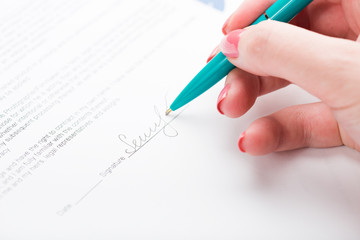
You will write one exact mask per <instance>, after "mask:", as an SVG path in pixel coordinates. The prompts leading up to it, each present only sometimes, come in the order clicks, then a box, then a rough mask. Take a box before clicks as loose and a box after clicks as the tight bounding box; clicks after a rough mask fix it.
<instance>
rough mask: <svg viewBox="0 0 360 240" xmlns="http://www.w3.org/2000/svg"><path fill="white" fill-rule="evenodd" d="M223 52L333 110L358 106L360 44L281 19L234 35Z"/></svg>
mask: <svg viewBox="0 0 360 240" xmlns="http://www.w3.org/2000/svg"><path fill="white" fill-rule="evenodd" d="M220 49H221V51H222V53H224V54H225V55H226V56H227V57H228V59H229V61H230V62H231V63H233V64H234V65H235V66H237V67H239V68H241V69H243V70H245V71H247V72H250V73H253V74H256V75H261V76H274V77H278V78H283V79H287V80H289V81H291V82H292V83H295V84H297V85H298V86H300V87H302V88H303V89H305V90H307V91H308V92H310V93H311V94H313V95H315V96H317V97H319V98H320V99H321V100H323V101H324V102H325V103H327V104H328V105H330V106H331V107H333V108H342V107H346V106H348V105H352V104H354V99H358V92H359V91H360V84H358V79H357V78H358V77H357V76H359V75H360V59H358V58H357V56H360V45H359V44H357V43H356V42H354V41H350V40H343V39H337V38H333V37H327V36H324V35H320V34H317V33H314V32H310V31H308V30H305V29H302V28H299V27H296V26H292V25H290V24H285V23H280V22H276V21H270V20H269V21H265V22H262V23H259V24H257V25H255V26H251V27H249V28H247V29H246V30H236V31H233V32H231V33H230V34H228V35H227V36H226V37H225V38H224V39H223V41H222V42H221V44H220Z"/></svg>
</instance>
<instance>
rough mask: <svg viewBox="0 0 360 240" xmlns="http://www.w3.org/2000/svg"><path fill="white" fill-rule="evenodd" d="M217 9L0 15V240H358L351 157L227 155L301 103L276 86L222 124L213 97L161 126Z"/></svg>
mask: <svg viewBox="0 0 360 240" xmlns="http://www.w3.org/2000/svg"><path fill="white" fill-rule="evenodd" d="M225 8H226V5H224V1H195V0H184V1H165V0H164V1H162V0H136V1H130V0H54V1H46V0H31V1H30V0H21V1H11V2H7V1H2V2H1V3H0V12H1V14H0V33H1V36H0V52H1V53H0V226H1V227H0V239H2V240H12V239H14V240H22V239H27V240H29V239H36V240H42V239H46V240H49V239H52V240H56V239H66V240H70V239H76V240H79V239H86V240H92V239H94V240H95V239H96V240H99V239H101V240H108V239H109V240H110V239H157V240H159V239H247V240H249V239H256V240H259V239H267V240H269V239H277V240H279V239H327V240H329V239H331V240H332V239H334V240H335V239H347V240H349V239H359V238H360V228H359V226H360V225H359V224H360V162H359V159H360V154H359V153H357V152H355V151H353V150H350V149H348V148H345V147H340V148H333V149H305V150H297V151H291V152H285V153H277V154H270V155H267V156H263V157H251V156H248V155H246V154H243V153H241V152H240V151H239V150H238V149H237V138H238V137H239V136H240V134H241V132H242V131H244V130H245V129H246V128H247V126H248V125H249V124H250V123H251V122H252V121H254V120H255V119H256V118H258V117H261V116H263V115H265V114H269V113H271V112H273V111H276V110H278V109H280V108H282V107H286V106H288V105H292V104H298V103H304V102H309V101H314V100H316V99H314V98H313V97H311V96H309V95H307V94H306V93H304V92H303V91H301V90H300V89H298V88H296V87H295V86H290V87H288V88H286V89H284V90H281V91H279V92H277V93H274V94H270V95H269V96H264V97H262V98H260V99H259V101H258V102H257V103H256V104H255V106H254V108H253V109H252V110H251V111H250V112H249V113H247V114H246V115H245V116H244V117H242V118H239V119H236V120H234V119H228V118H226V117H224V116H221V115H220V114H219V113H218V112H217V110H216V98H217V95H218V93H219V92H220V90H221V88H222V86H223V82H220V83H219V84H217V85H216V86H215V87H214V88H212V89H210V90H209V91H208V92H206V93H205V94H203V95H202V96H201V97H199V98H198V99H196V100H194V101H193V102H192V103H190V104H189V105H187V106H185V107H184V108H182V109H179V110H178V111H175V112H172V113H171V114H170V115H169V116H165V114H164V113H165V110H166V109H167V108H168V107H169V105H170V104H171V102H172V101H173V100H174V98H175V97H176V96H177V94H179V92H180V91H181V90H182V88H183V87H185V85H186V84H187V83H188V82H189V81H190V80H191V79H192V78H193V77H194V76H195V74H196V73H197V72H198V71H199V70H200V69H201V68H202V67H203V66H204V65H205V61H206V58H207V56H208V55H209V54H210V52H211V50H212V49H213V48H214V47H215V46H216V45H217V44H218V43H219V41H220V40H221V37H222V35H221V26H222V23H223V22H224V21H225V19H226V17H227V15H226V14H225V13H224V11H225V10H224V9H225ZM294 96H295V97H294ZM284 99H287V100H286V101H284Z"/></svg>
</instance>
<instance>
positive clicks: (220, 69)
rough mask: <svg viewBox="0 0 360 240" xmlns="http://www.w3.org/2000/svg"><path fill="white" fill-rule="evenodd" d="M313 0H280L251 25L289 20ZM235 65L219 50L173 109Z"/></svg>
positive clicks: (196, 95)
mask: <svg viewBox="0 0 360 240" xmlns="http://www.w3.org/2000/svg"><path fill="white" fill-rule="evenodd" d="M312 1H313V0H278V1H276V2H275V3H274V4H273V5H271V6H270V7H269V8H268V9H267V10H266V11H265V12H264V14H262V15H261V16H260V17H259V18H258V19H256V20H255V21H254V22H253V23H252V24H251V25H255V24H258V23H260V22H262V21H266V20H268V19H270V20H275V21H280V22H289V21H291V19H293V18H294V17H295V16H296V15H297V14H298V13H299V12H301V11H302V10H303V9H304V8H305V7H306V6H307V5H308V4H310V3H311V2H312ZM234 68H235V66H234V65H232V64H231V63H230V62H229V60H228V59H227V58H226V56H225V55H224V54H223V53H222V52H219V53H218V54H217V55H216V56H215V57H214V58H213V59H212V60H211V61H210V62H209V63H208V64H207V65H206V66H205V67H204V68H203V69H202V70H201V71H200V72H199V73H198V74H197V75H196V76H195V78H193V80H192V81H191V82H190V83H189V84H188V85H187V86H186V87H185V88H184V90H183V91H182V92H181V93H180V94H179V96H178V97H177V98H176V99H175V101H174V102H173V103H172V104H171V106H170V109H171V110H172V111H175V110H177V109H178V108H180V107H182V106H184V105H185V104H187V103H188V102H190V101H192V100H193V99H195V98H196V97H198V96H200V95H201V94H202V93H204V92H205V91H206V90H208V89H209V88H211V87H212V86H213V85H215V84H216V83H217V82H219V81H220V80H221V79H223V78H224V77H225V76H226V75H227V74H228V73H229V72H230V71H231V70H232V69H234Z"/></svg>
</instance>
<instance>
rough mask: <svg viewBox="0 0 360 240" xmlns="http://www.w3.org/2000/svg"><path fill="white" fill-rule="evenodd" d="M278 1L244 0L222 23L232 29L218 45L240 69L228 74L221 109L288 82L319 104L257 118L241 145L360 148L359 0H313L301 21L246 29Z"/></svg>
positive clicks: (233, 110)
mask: <svg viewBox="0 0 360 240" xmlns="http://www.w3.org/2000/svg"><path fill="white" fill-rule="evenodd" d="M273 2H275V1H269V0H247V1H245V2H244V3H243V4H242V5H241V6H240V8H239V9H237V11H236V12H235V13H234V14H232V16H231V17H230V18H229V20H228V21H227V22H226V23H225V24H224V28H223V32H224V33H225V34H228V35H227V36H226V37H225V38H224V39H223V41H222V42H221V44H220V50H221V51H222V52H223V53H224V54H225V55H226V56H227V57H228V59H229V61H230V62H232V63H233V64H234V65H235V66H237V69H234V70H233V71H231V72H230V73H229V75H228V77H227V79H226V83H225V88H224V89H223V91H222V92H221V93H220V95H219V98H218V109H219V111H220V112H221V113H222V114H224V115H226V116H229V117H239V116H241V115H243V114H244V113H245V112H247V111H248V110H249V109H250V108H251V107H252V105H253V104H254V102H255V100H256V98H257V97H258V96H261V95H263V94H267V93H269V92H272V91H275V90H277V89H279V88H282V87H284V86H286V85H288V84H289V83H294V84H296V85H298V86H300V87H301V88H303V89H305V90H306V91H308V92H309V93H311V94H313V95H314V96H317V97H318V98H319V99H321V101H322V102H319V103H313V104H305V105H300V106H292V107H288V108H285V109H282V110H280V111H279V112H276V113H273V114H271V115H269V116H266V117H263V118H260V119H258V120H256V121H255V122H253V123H252V124H251V125H250V126H249V128H248V129H247V130H246V131H245V132H244V133H243V134H242V135H241V136H240V139H239V144H238V145H239V148H240V150H242V151H244V152H247V153H249V154H252V155H263V154H267V153H270V152H274V151H285V150H290V149H296V148H302V147H331V146H339V145H343V144H345V145H347V146H349V147H351V148H354V149H357V150H358V151H360V44H359V43H358V42H355V40H356V39H357V38H358V35H359V32H360V0H344V1H340V0H328V1H326V0H315V1H314V2H313V3H311V4H310V5H309V6H308V7H307V8H306V9H305V11H303V12H302V13H300V14H299V15H298V16H297V17H296V18H295V19H294V20H293V21H292V22H291V23H292V24H294V25H298V26H300V27H298V26H294V25H291V24H286V23H280V22H275V21H265V22H262V23H260V24H257V25H256V26H251V27H247V28H246V29H245V30H243V29H242V28H244V27H246V26H248V25H249V24H251V22H253V21H254V20H255V19H256V18H257V17H258V16H259V15H260V14H262V13H263V12H264V11H265V9H267V8H268V7H269V6H270V5H271V4H272V3H273ZM236 29H241V30H236ZM307 29H308V30H307ZM234 30H235V31H234ZM309 30H311V31H309ZM210 58H211V57H210Z"/></svg>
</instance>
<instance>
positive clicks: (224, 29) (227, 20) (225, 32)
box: [221, 16, 231, 35]
mask: <svg viewBox="0 0 360 240" xmlns="http://www.w3.org/2000/svg"><path fill="white" fill-rule="evenodd" d="M230 18H231V16H230V17H228V19H226V21H225V22H224V25H223V27H222V29H221V30H222V32H223V34H224V35H226V34H227V31H226V27H227V25H228V23H229V21H230Z"/></svg>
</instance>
